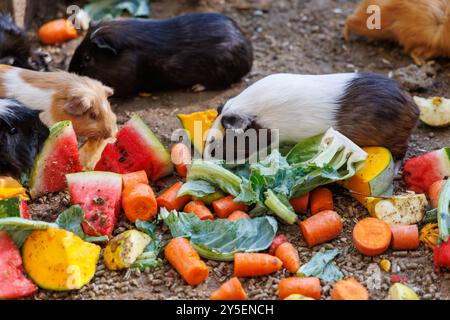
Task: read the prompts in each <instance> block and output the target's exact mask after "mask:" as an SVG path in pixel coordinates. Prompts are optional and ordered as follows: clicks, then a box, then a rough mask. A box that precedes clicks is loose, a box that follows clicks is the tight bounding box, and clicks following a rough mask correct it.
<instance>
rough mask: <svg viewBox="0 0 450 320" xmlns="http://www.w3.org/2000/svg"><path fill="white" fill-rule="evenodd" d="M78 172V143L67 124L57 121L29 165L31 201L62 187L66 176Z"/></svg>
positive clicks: (79, 166) (66, 122) (64, 185)
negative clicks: (32, 163)
mask: <svg viewBox="0 0 450 320" xmlns="http://www.w3.org/2000/svg"><path fill="white" fill-rule="evenodd" d="M81 169H82V165H81V163H80V156H79V153H78V141H77V136H76V135H75V131H74V130H73V127H72V123H71V122H70V121H62V122H58V123H56V124H55V125H53V126H52V128H51V129H50V135H49V137H48V139H47V141H46V142H45V144H44V147H43V148H42V150H41V152H40V153H39V155H38V156H37V157H36V161H35V163H34V166H33V171H32V173H31V177H30V194H31V197H32V198H37V197H40V196H42V195H44V194H47V193H50V192H58V191H61V190H64V189H65V187H66V174H68V173H73V172H79V171H81Z"/></svg>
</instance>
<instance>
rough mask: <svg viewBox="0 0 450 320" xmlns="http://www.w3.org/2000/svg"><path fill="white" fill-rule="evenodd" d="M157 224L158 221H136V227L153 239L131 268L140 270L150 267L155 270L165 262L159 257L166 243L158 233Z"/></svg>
mask: <svg viewBox="0 0 450 320" xmlns="http://www.w3.org/2000/svg"><path fill="white" fill-rule="evenodd" d="M156 224H157V221H155V222H147V221H141V220H137V221H136V223H135V225H136V228H137V229H138V230H139V231H141V232H144V233H146V234H147V235H148V236H150V238H151V241H150V243H149V244H148V245H147V247H146V248H145V249H144V252H143V253H142V254H141V255H140V256H139V257H138V258H137V259H136V261H135V262H134V263H133V264H132V265H131V268H137V269H139V270H140V271H144V270H145V269H146V268H150V269H151V270H153V269H156V268H159V267H161V266H162V263H163V262H162V260H161V259H160V258H159V255H160V254H161V251H162V249H163V248H164V244H163V242H162V240H161V237H160V236H159V235H158V234H157V233H156Z"/></svg>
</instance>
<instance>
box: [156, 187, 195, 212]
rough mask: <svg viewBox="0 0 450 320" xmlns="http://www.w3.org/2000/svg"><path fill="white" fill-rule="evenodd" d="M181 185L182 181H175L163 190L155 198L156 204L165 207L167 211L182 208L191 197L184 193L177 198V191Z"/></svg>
mask: <svg viewBox="0 0 450 320" xmlns="http://www.w3.org/2000/svg"><path fill="white" fill-rule="evenodd" d="M182 186H183V183H182V182H177V183H175V184H174V185H173V186H171V187H170V188H169V189H167V190H165V191H164V192H163V193H162V194H161V195H160V196H159V197H158V198H156V201H157V202H158V206H160V207H165V208H166V209H167V210H169V211H170V210H177V211H179V210H180V209H181V208H183V207H184V205H185V204H186V203H188V202H189V201H190V200H191V197H190V196H188V195H186V196H181V197H179V198H177V196H178V192H179V191H180V189H181V187H182Z"/></svg>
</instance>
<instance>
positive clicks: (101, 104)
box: [0, 65, 117, 138]
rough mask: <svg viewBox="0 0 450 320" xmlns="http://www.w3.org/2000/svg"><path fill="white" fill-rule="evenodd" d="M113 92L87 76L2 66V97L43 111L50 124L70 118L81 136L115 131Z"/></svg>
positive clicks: (41, 114)
mask: <svg viewBox="0 0 450 320" xmlns="http://www.w3.org/2000/svg"><path fill="white" fill-rule="evenodd" d="M112 94H113V90H112V89H111V88H109V87H107V86H104V85H103V84H101V83H100V82H99V81H97V80H93V79H90V78H88V77H81V76H78V75H76V74H71V73H68V72H63V71H57V72H37V71H31V70H26V69H21V68H15V67H11V66H6V65H0V97H4V98H12V99H16V100H18V101H20V102H21V103H23V104H24V105H26V106H27V107H28V108H30V109H33V110H39V111H42V112H41V113H40V118H41V120H42V122H43V123H44V124H45V125H47V126H48V127H50V126H51V125H53V124H54V123H55V122H59V121H62V120H70V121H72V124H73V127H74V130H75V132H76V134H77V135H78V136H81V137H88V138H109V137H111V136H113V135H114V134H115V133H116V131H117V124H116V115H115V114H114V112H113V111H112V110H111V106H110V104H109V102H108V97H110V96H111V95H112Z"/></svg>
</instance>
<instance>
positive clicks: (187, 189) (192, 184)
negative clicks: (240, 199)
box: [178, 180, 216, 198]
mask: <svg viewBox="0 0 450 320" xmlns="http://www.w3.org/2000/svg"><path fill="white" fill-rule="evenodd" d="M215 192H216V187H214V186H213V185H212V184H211V183H209V182H208V181H205V180H189V181H187V182H186V183H185V184H183V186H182V187H181V189H180V191H178V197H182V196H185V195H190V196H194V197H198V198H202V197H204V196H207V195H210V194H213V193H215Z"/></svg>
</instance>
